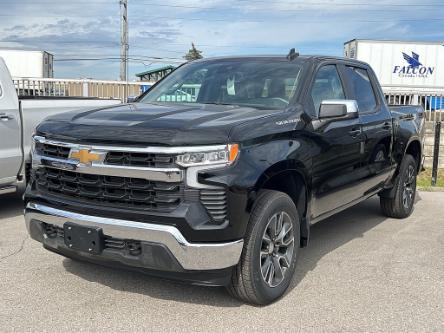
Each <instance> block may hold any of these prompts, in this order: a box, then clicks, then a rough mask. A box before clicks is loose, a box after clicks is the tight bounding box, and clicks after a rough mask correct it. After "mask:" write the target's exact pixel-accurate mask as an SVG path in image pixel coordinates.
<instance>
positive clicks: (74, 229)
mask: <svg viewBox="0 0 444 333" xmlns="http://www.w3.org/2000/svg"><path fill="white" fill-rule="evenodd" d="M63 231H64V238H65V245H66V246H67V247H68V248H70V249H73V250H77V251H81V252H86V253H91V254H100V253H102V251H103V231H102V229H101V228H98V227H86V226H82V225H78V224H76V223H73V222H66V223H65V224H64V225H63Z"/></svg>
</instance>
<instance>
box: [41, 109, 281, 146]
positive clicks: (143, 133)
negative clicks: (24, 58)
mask: <svg viewBox="0 0 444 333" xmlns="http://www.w3.org/2000/svg"><path fill="white" fill-rule="evenodd" d="M277 113H280V111H278V110H258V109H255V108H250V107H238V106H231V105H209V104H205V105H202V104H195V105H182V104H174V105H173V104H169V105H160V104H144V103H133V104H124V105H119V106H113V107H107V108H102V109H94V110H89V111H82V112H79V111H73V112H68V113H62V114H59V115H56V116H52V117H50V118H47V119H46V120H45V121H43V122H42V123H41V124H40V125H39V126H38V128H37V132H38V133H39V134H40V135H43V136H46V137H48V138H53V139H60V140H67V141H72V142H79V143H82V142H85V143H101V144H127V145H138V144H152V145H165V146H173V145H179V146H180V145H203V144H220V143H227V142H229V139H230V138H229V135H230V132H231V130H232V129H233V127H235V126H237V125H239V124H242V123H245V122H250V121H253V120H256V119H260V118H263V117H266V116H269V115H272V114H277Z"/></svg>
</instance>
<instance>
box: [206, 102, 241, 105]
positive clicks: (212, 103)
mask: <svg viewBox="0 0 444 333" xmlns="http://www.w3.org/2000/svg"><path fill="white" fill-rule="evenodd" d="M199 104H210V105H231V106H239V105H237V104H231V103H216V102H205V103H199Z"/></svg>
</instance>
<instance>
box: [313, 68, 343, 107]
mask: <svg viewBox="0 0 444 333" xmlns="http://www.w3.org/2000/svg"><path fill="white" fill-rule="evenodd" d="M311 98H312V100H313V105H314V107H315V110H316V113H318V112H319V107H320V106H321V102H322V101H324V100H327V99H345V94H344V88H343V87H342V83H341V79H340V78H339V74H338V70H337V69H336V66H335V65H327V66H324V67H321V68H320V69H319V71H318V73H317V74H316V78H315V82H314V84H313V87H312V88H311Z"/></svg>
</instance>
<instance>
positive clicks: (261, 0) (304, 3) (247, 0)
mask: <svg viewBox="0 0 444 333" xmlns="http://www.w3.org/2000/svg"><path fill="white" fill-rule="evenodd" d="M238 1H239V3H244V4H249V5H251V4H254V3H267V4H270V1H265V0H238ZM54 3H59V1H58V0H54V1H48V0H44V1H32V2H31V1H17V0H16V1H2V4H32V5H34V4H36V5H38V4H54ZM72 4H80V5H82V6H83V5H85V4H88V5H97V4H109V1H97V0H96V1H79V0H77V1H76V2H75V3H71V4H70V5H72ZM273 4H275V5H295V6H311V7H316V6H325V5H328V6H346V7H357V6H374V5H375V3H374V2H353V3H351V2H335V1H331V2H311V1H310V2H308V1H298V2H296V3H295V2H289V1H275V2H273ZM132 5H134V6H137V5H146V6H154V7H167V8H185V9H205V10H208V9H209V10H220V9H221V8H224V6H195V5H176V4H174V5H170V4H162V3H155V2H145V1H138V2H135V3H134V4H132ZM377 5H378V6H383V7H443V6H444V4H443V3H425V4H424V3H399V4H393V3H377ZM225 8H226V7H225Z"/></svg>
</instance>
